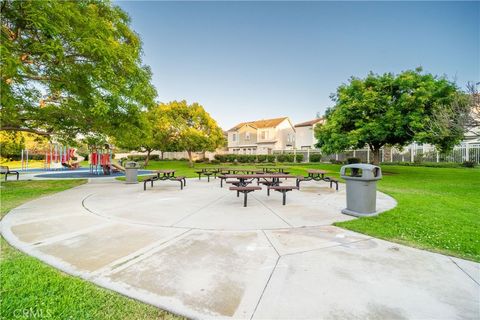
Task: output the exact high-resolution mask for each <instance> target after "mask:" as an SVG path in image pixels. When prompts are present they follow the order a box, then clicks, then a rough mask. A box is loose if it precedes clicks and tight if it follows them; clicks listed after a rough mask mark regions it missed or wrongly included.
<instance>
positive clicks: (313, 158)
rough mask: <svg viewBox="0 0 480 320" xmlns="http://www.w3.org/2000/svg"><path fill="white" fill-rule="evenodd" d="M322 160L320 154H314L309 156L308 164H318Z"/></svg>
mask: <svg viewBox="0 0 480 320" xmlns="http://www.w3.org/2000/svg"><path fill="white" fill-rule="evenodd" d="M320 160H322V155H321V154H320V153H314V154H311V155H310V159H309V161H310V162H320Z"/></svg>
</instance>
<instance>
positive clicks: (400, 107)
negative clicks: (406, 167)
mask: <svg viewBox="0 0 480 320" xmlns="http://www.w3.org/2000/svg"><path fill="white" fill-rule="evenodd" d="M457 95H458V90H457V87H456V86H455V84H454V83H452V82H450V81H448V80H447V79H445V78H439V77H436V76H433V75H431V74H423V73H422V70H421V69H420V68H418V69H416V70H408V71H404V72H402V73H400V74H398V75H394V74H392V73H386V74H383V75H377V74H373V73H370V74H369V75H368V76H367V77H366V78H365V79H359V78H351V79H350V81H349V83H348V84H343V85H341V86H340V87H339V88H338V89H337V92H336V93H335V94H333V95H332V100H333V101H334V102H335V106H334V107H333V108H331V109H330V110H327V112H326V124H324V125H321V126H317V127H316V128H315V136H316V138H317V139H318V144H317V146H318V147H320V148H321V149H322V150H323V151H324V152H326V153H335V152H340V151H343V150H346V149H349V148H363V147H364V146H368V147H369V148H370V150H371V151H372V153H373V162H374V163H376V164H378V163H379V161H380V149H381V148H382V147H383V146H384V145H391V146H398V147H402V146H405V145H407V144H409V143H411V142H413V141H418V142H423V143H432V144H435V145H436V146H437V147H439V149H440V150H441V151H447V150H448V149H449V148H452V147H453V146H454V145H455V144H457V143H458V142H459V141H460V140H461V139H462V138H463V132H458V131H456V130H452V131H450V132H449V133H448V134H439V133H438V132H437V131H436V130H435V129H433V130H432V128H433V126H431V125H430V124H431V123H432V120H433V119H434V118H435V115H436V114H438V112H439V110H443V111H444V112H443V113H444V114H445V115H446V116H447V117H448V118H449V119H452V118H454V117H455V116H456V115H455V113H454V112H452V109H451V108H449V107H448V106H450V105H451V104H452V102H453V101H454V100H455V98H456V97H457ZM440 137H441V138H440Z"/></svg>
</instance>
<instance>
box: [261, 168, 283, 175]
mask: <svg viewBox="0 0 480 320" xmlns="http://www.w3.org/2000/svg"><path fill="white" fill-rule="evenodd" d="M260 168H261V169H262V171H263V172H265V173H275V172H276V173H285V174H289V173H290V172H289V171H286V169H287V168H284V167H260Z"/></svg>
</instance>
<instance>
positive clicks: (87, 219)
mask: <svg viewBox="0 0 480 320" xmlns="http://www.w3.org/2000/svg"><path fill="white" fill-rule="evenodd" d="M326 185H327V184H326V183H305V184H304V186H302V190H301V191H293V192H291V193H289V194H288V196H287V205H286V206H282V205H281V194H280V193H276V192H272V194H271V195H270V197H267V196H266V190H261V191H257V192H254V193H253V194H251V196H250V197H249V206H248V208H243V207H242V198H237V197H236V195H235V193H234V192H231V191H228V189H227V188H223V189H221V188H220V187H219V183H218V181H217V180H214V181H212V182H210V183H207V182H206V181H203V180H202V181H198V180H188V184H187V187H186V188H185V189H184V190H183V191H180V190H179V186H178V183H175V182H164V183H157V184H156V185H155V186H154V188H153V189H150V188H149V189H147V191H143V188H142V187H143V186H141V185H125V184H123V183H121V182H118V181H114V180H103V179H97V180H95V181H91V183H89V184H86V185H82V186H80V187H76V188H74V189H70V190H67V191H64V192H61V193H58V194H54V195H52V196H48V197H44V198H40V199H37V200H35V201H32V202H29V203H26V204H24V205H22V206H20V207H18V208H16V209H14V210H12V211H11V212H10V213H9V214H8V215H7V216H6V217H5V218H4V219H3V220H2V226H1V227H2V233H3V235H4V237H5V238H6V239H7V240H8V241H9V242H10V243H11V244H12V245H14V246H15V247H17V248H19V249H20V250H23V251H24V252H26V253H28V254H30V255H32V256H35V257H37V258H39V259H41V260H43V261H45V262H46V263H48V264H51V265H53V266H55V267H57V268H59V269H61V270H63V271H65V272H68V273H70V274H73V275H78V276H80V277H82V278H85V279H87V280H89V281H92V282H94V283H96V284H98V285H100V286H103V287H106V288H109V289H112V290H115V291H118V292H120V293H122V294H125V295H128V296H130V297H133V298H136V299H139V300H142V301H145V302H147V303H150V304H153V305H156V306H158V307H160V308H163V309H167V310H170V311H172V312H174V313H178V314H181V315H185V316H187V317H191V318H202V319H205V318H230V317H232V318H240V319H252V318H253V319H344V318H359V319H368V318H373V319H414V318H415V319H419V318H421V319H479V318H480V311H479V297H480V286H479V283H480V267H479V264H477V263H473V262H469V261H465V260H460V259H455V258H451V257H447V256H443V255H439V254H434V253H430V252H426V251H422V250H417V249H413V248H409V247H405V246H402V245H398V244H394V243H390V242H386V241H382V240H378V239H373V238H370V237H368V236H365V235H361V234H358V233H354V232H350V231H346V230H343V229H340V228H337V227H334V226H331V223H332V222H334V221H342V220H349V219H352V217H350V216H346V215H342V214H341V213H340V210H341V209H342V208H343V207H344V206H345V191H344V186H343V185H341V186H340V191H339V192H335V191H332V190H331V189H329V188H327V187H326ZM394 206H395V201H394V200H393V199H392V198H390V197H388V196H386V195H384V194H381V193H378V207H379V208H380V209H381V210H388V209H390V208H392V207H394Z"/></svg>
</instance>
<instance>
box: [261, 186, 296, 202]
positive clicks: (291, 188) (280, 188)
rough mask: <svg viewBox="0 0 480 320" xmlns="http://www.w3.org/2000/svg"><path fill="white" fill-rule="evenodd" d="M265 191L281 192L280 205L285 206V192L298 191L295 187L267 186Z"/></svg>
mask: <svg viewBox="0 0 480 320" xmlns="http://www.w3.org/2000/svg"><path fill="white" fill-rule="evenodd" d="M267 190H269V191H270V190H274V191H278V192H281V193H282V194H283V201H282V204H283V205H285V203H286V202H287V192H288V191H292V190H298V187H297V186H268V187H267Z"/></svg>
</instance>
